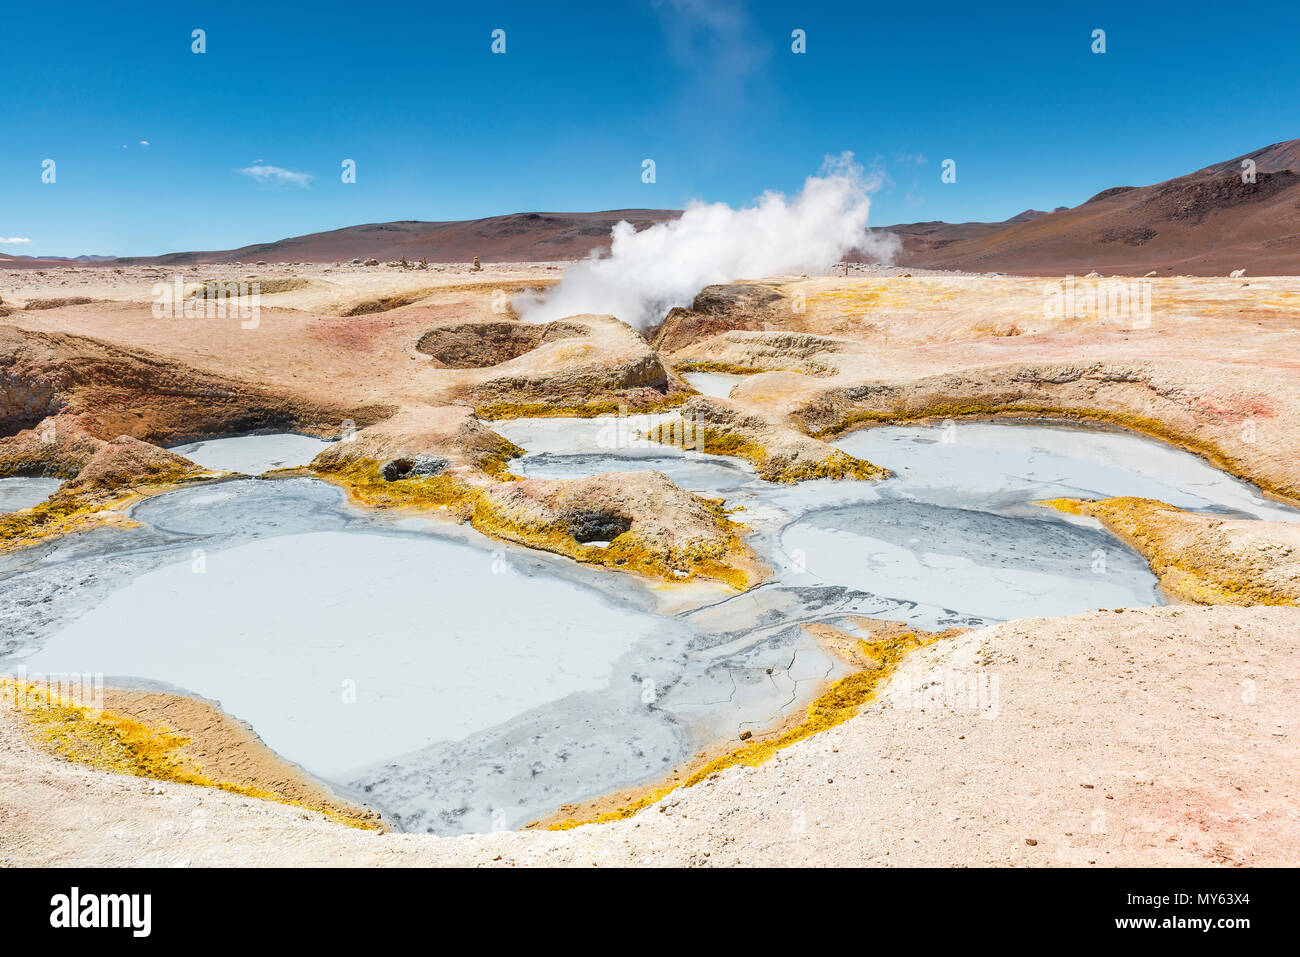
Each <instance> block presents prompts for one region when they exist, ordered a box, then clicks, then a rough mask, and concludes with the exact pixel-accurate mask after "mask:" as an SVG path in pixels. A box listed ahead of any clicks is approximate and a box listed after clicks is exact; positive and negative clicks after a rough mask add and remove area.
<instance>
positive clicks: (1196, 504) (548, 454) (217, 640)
mask: <svg viewBox="0 0 1300 957" xmlns="http://www.w3.org/2000/svg"><path fill="white" fill-rule="evenodd" d="M655 421H657V417H652V416H639V417H632V418H631V419H624V420H619V419H603V420H602V419H595V420H593V419H572V420H569V419H544V420H518V421H513V422H500V423H493V426H494V427H495V428H496V429H497V430H498V431H500V432H501V433H502V434H504V435H505V436H506V437H508V438H510V439H511V440H512V441H514V442H516V443H518V444H520V445H522V446H523V447H525V448H527V449H529V454H528V455H526V456H525V457H524V458H522V459H520V460H517V461H516V462H515V463H513V465H512V469H513V470H514V471H515V472H516V473H517V474H521V475H529V476H545V477H572V476H578V475H585V474H590V473H595V472H602V471H610V470H623V469H641V468H655V469H659V470H661V471H663V472H665V473H667V474H668V475H669V476H671V477H672V478H673V479H674V480H675V481H677V482H678V483H679V484H681V485H682V486H683V487H686V488H690V489H693V490H696V491H699V492H701V493H702V494H706V495H711V496H715V497H722V498H725V499H726V501H727V503H728V505H729V506H731V507H736V508H741V509H743V510H742V511H739V512H737V518H738V519H740V520H742V521H744V522H746V524H747V525H749V527H750V529H751V532H750V541H751V543H752V545H753V546H754V548H755V549H756V550H757V551H758V552H759V553H760V554H761V555H763V556H764V557H765V558H766V560H767V561H768V562H769V564H770V565H771V566H772V568H773V577H772V579H771V580H770V581H768V582H766V583H764V584H763V585H761V586H759V587H757V588H755V589H752V590H751V591H750V592H747V593H745V594H743V595H727V594H726V593H724V592H723V591H722V590H721V589H717V588H710V587H707V586H705V587H698V588H697V587H695V586H685V587H684V588H681V589H665V588H663V587H656V586H650V585H647V584H645V583H642V582H640V581H639V580H635V579H632V578H630V577H628V576H624V575H619V574H617V573H614V572H610V571H607V570H604V569H596V568H589V567H585V566H580V565H577V564H575V563H573V562H570V561H568V560H566V559H562V558H559V557H556V556H551V555H547V554H544V553H537V552H532V551H529V550H527V549H522V548H517V547H514V546H508V545H505V544H503V543H501V542H497V541H494V540H490V539H487V538H484V537H483V536H481V535H479V534H478V533H476V532H474V531H473V530H470V529H465V528H459V527H449V526H447V525H446V524H442V523H435V522H433V521H426V520H423V519H409V518H408V519H403V520H393V519H390V518H386V517H384V516H382V515H377V514H374V513H369V512H365V511H362V510H359V509H357V508H354V507H352V506H350V505H349V504H348V503H347V502H346V499H345V496H344V495H343V493H342V491H341V490H340V489H338V488H336V487H334V486H332V485H328V484H326V483H323V482H318V481H315V480H311V479H305V478H290V479H276V480H254V479H242V480H236V481H230V482H225V483H222V484H218V485H209V486H206V487H192V488H188V489H183V490H178V491H176V492H172V493H168V494H166V495H161V496H157V497H154V498H150V499H146V500H144V501H143V502H141V503H139V504H138V505H136V506H135V507H134V508H133V509H132V511H131V516H132V518H134V519H135V520H136V521H137V522H139V523H141V527H139V528H134V529H121V528H103V529H97V530H94V531H91V532H87V533H82V534H79V535H76V536H71V537H69V538H66V539H62V540H58V541H54V542H51V543H47V544H46V545H42V546H40V547H39V548H36V549H25V550H22V551H19V552H15V553H10V554H5V555H0V668H2V669H4V670H13V669H15V668H16V667H18V666H25V667H26V668H27V669H28V671H29V672H31V673H50V672H101V673H103V674H104V675H105V676H106V682H107V683H109V684H117V685H125V686H142V687H153V688H161V689H167V690H180V691H184V692H187V693H191V694H196V695H200V696H203V697H206V698H210V699H213V700H215V701H218V702H219V703H220V705H221V706H222V707H223V709H224V710H226V711H227V712H229V713H231V714H233V715H235V716H237V717H239V718H241V719H243V720H246V721H248V722H249V723H250V724H251V725H252V727H253V728H254V729H255V730H256V731H257V732H258V734H260V735H261V736H262V738H263V739H264V740H265V741H266V743H267V744H268V745H269V746H270V747H272V748H273V749H275V750H276V751H277V752H278V753H280V754H281V755H282V756H283V757H285V758H286V759H288V760H290V761H293V762H296V763H297V764H299V765H301V766H302V767H303V768H305V769H306V770H307V771H309V772H310V773H312V774H314V775H316V776H317V777H319V778H321V779H323V780H325V781H327V782H328V783H330V784H331V785H333V786H334V787H335V788H336V789H337V790H338V791H339V792H340V794H342V795H343V796H345V797H351V798H353V799H354V800H361V801H365V802H366V803H368V804H370V805H372V806H374V807H377V808H379V809H380V810H381V811H383V812H384V813H385V815H386V817H387V819H388V820H389V821H391V822H393V823H394V824H396V825H397V826H400V827H401V828H403V829H407V830H412V831H432V832H434V833H438V834H455V833H464V832H471V831H485V830H489V829H492V828H494V827H517V826H520V825H522V824H524V823H526V822H527V821H529V820H531V819H533V818H535V817H538V816H541V815H543V814H546V813H548V812H550V811H552V810H554V809H555V808H556V807H557V806H558V805H559V804H561V803H565V802H569V801H574V800H580V799H582V798H584V797H591V796H596V795H600V794H605V793H609V792H611V791H614V790H617V789H620V788H623V787H628V786H631V785H635V784H639V783H644V782H649V781H652V780H654V779H656V778H658V777H659V776H661V775H662V774H663V773H665V772H666V771H667V770H668V769H669V768H671V767H672V766H673V765H674V764H676V763H678V762H680V761H682V760H684V759H686V758H687V757H689V756H690V755H691V754H692V753H694V751H696V750H698V749H699V748H700V747H702V746H703V745H705V744H708V743H713V742H716V741H719V740H726V739H734V737H735V736H736V735H737V734H738V733H739V732H740V731H743V730H757V729H760V728H762V727H764V726H766V725H768V724H770V723H771V722H772V721H774V720H776V719H777V718H779V717H780V716H781V715H783V714H786V713H789V712H790V711H791V710H793V709H796V708H800V707H802V706H803V705H804V704H806V702H807V701H808V700H810V699H811V697H812V696H813V695H814V694H815V693H816V690H817V689H818V688H819V687H820V684H821V682H823V681H825V680H826V679H828V678H834V677H836V676H838V675H840V674H842V673H843V672H844V670H845V669H844V666H843V665H841V664H840V663H838V662H837V660H836V659H834V658H833V657H832V656H831V655H830V654H829V653H828V652H826V651H825V650H824V649H823V648H822V647H821V646H820V645H819V644H818V642H817V641H816V640H814V639H813V638H811V636H809V635H808V634H807V633H806V632H805V631H804V630H803V629H802V628H801V627H800V625H801V623H804V622H813V621H821V622H828V623H830V624H833V625H835V626H836V627H840V628H842V629H843V630H845V631H849V632H853V631H854V630H855V629H854V626H853V625H852V623H851V622H850V621H849V618H850V617H851V616H865V617H875V618H887V619H892V620H897V621H904V622H910V623H912V624H914V625H916V626H918V627H923V628H943V627H948V626H954V625H956V626H965V627H978V626H980V625H983V624H986V623H991V622H994V621H998V620H1003V619H1006V618H1013V617H1026V616H1033V615H1058V614H1067V613H1071V612H1078V611H1083V610H1087V609H1090V608H1097V607H1106V608H1112V607H1120V606H1126V605H1128V606H1137V605H1150V604H1158V603H1160V601H1161V598H1160V595H1159V593H1158V591H1157V589H1156V582H1155V579H1154V577H1153V576H1152V575H1151V573H1150V571H1149V570H1148V568H1147V566H1146V564H1145V562H1143V561H1142V560H1141V559H1140V558H1139V557H1138V556H1137V555H1136V554H1134V553H1133V552H1131V551H1130V550H1129V549H1128V548H1126V547H1125V546H1124V545H1122V544H1121V543H1120V542H1119V541H1117V540H1116V539H1114V538H1113V537H1111V536H1110V535H1108V534H1107V533H1106V532H1104V531H1103V530H1101V529H1100V528H1099V527H1098V526H1097V525H1096V523H1095V522H1092V521H1090V520H1084V519H1079V518H1076V517H1072V516H1064V515H1061V514H1060V513H1057V512H1055V511H1052V510H1048V509H1043V508H1040V507H1037V506H1034V505H1033V504H1032V502H1033V501H1035V500H1037V499H1042V498H1047V497H1058V496H1081V497H1102V496H1109V495H1144V496H1150V497H1154V498H1159V499H1161V500H1163V501H1167V502H1171V503H1172V504H1175V505H1179V506H1181V507H1184V508H1192V509H1202V510H1212V511H1218V512H1222V513H1225V514H1233V515H1244V516H1253V517H1257V518H1267V519H1282V520H1287V521H1294V520H1296V517H1297V516H1296V512H1295V511H1293V510H1290V509H1287V508H1285V507H1283V506H1280V505H1277V504H1274V503H1271V502H1269V501H1267V500H1266V499H1264V498H1263V497H1262V496H1261V495H1260V494H1259V493H1258V491H1257V490H1255V489H1253V488H1252V487H1250V486H1248V485H1245V484H1244V483H1241V482H1238V481H1236V480H1234V479H1232V478H1230V477H1228V476H1226V475H1224V474H1223V473H1220V472H1218V471H1217V470H1215V469H1213V468H1212V467H1210V466H1209V465H1206V464H1205V463H1203V462H1201V461H1200V460H1199V459H1196V458H1195V457H1193V456H1191V455H1188V454H1185V453H1182V452H1178V451H1177V450H1173V449H1169V448H1167V447H1165V446H1162V445H1160V444H1158V443H1155V442H1151V441H1148V440H1145V439H1141V438H1137V437H1134V436H1130V435H1126V434H1122V433H1116V432H1109V431H1103V430H1097V429H1078V428H1071V427H1061V426H1050V425H1038V424H1022V423H1015V424H981V423H959V424H954V425H949V426H942V427H935V428H876V429H872V430H869V431H864V432H859V433H855V434H853V435H850V436H847V437H845V438H844V439H842V440H840V441H839V442H838V443H837V444H839V445H840V446H841V447H843V448H845V449H846V450H847V451H850V452H852V453H854V454H857V455H861V456H863V457H865V458H868V459H870V460H872V461H874V462H876V463H877V464H880V465H884V466H887V467H889V468H891V469H893V470H894V472H895V478H893V479H891V480H889V481H887V482H883V483H859V482H829V481H820V482H810V483H805V484H803V485H798V486H773V485H769V484H766V483H763V482H761V481H759V480H758V479H757V477H756V476H755V475H754V473H753V470H752V469H751V468H750V467H749V466H748V465H747V464H745V463H743V462H741V461H738V460H733V459H727V458H720V457H715V456H703V455H699V454H697V453H693V452H683V451H681V450H678V449H672V448H666V447H663V446H659V445H653V444H650V443H646V442H642V441H638V440H637V439H636V437H635V436H636V432H637V430H638V429H642V428H645V427H646V426H648V425H650V424H653V423H654V422H655ZM260 438H271V437H245V440H223V441H236V442H237V441H245V442H247V440H250V439H260ZM296 438H301V437H296ZM312 441H315V440H312ZM259 444H260V443H259ZM204 445H207V446H210V447H217V446H218V443H215V442H214V443H204ZM322 445H323V443H322ZM201 451H202V450H201V449H199V450H196V453H195V454H196V460H199V461H202V459H199V458H197V455H198V453H199V452H201ZM209 451H213V449H212V448H210V449H209ZM308 452H310V453H311V454H312V455H314V454H315V453H314V452H311V449H310V447H308V446H298V447H296V448H295V449H294V450H292V454H291V453H290V451H289V450H286V448H285V447H277V448H275V449H274V450H271V451H267V450H266V449H254V448H252V447H251V446H248V445H245V446H244V447H242V448H241V447H239V446H237V445H233V446H225V447H221V453H222V454H221V458H220V459H218V458H217V457H216V456H215V454H214V455H213V457H211V458H209V460H208V461H207V462H204V463H203V464H209V465H210V467H213V468H228V469H229V468H235V469H236V470H238V471H244V472H251V471H254V470H265V468H269V467H275V466H274V465H265V464H264V463H266V462H267V461H268V456H273V457H276V458H277V459H278V460H279V461H290V460H291V459H293V458H301V457H302V456H303V455H307V453H308ZM254 453H256V454H254ZM258 456H260V457H258ZM309 457H310V456H308V458H309ZM233 463H241V464H240V465H236V464H233ZM292 464H298V463H296V462H293V463H292ZM259 466H262V468H261V469H259ZM32 494H35V493H34V492H33V493H32Z"/></svg>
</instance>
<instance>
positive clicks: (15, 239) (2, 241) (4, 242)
mask: <svg viewBox="0 0 1300 957" xmlns="http://www.w3.org/2000/svg"><path fill="white" fill-rule="evenodd" d="M30 242H31V240H30V239H26V238H25V237H23V236H14V237H12V238H10V239H5V238H4V237H2V236H0V246H10V245H13V244H15V243H30Z"/></svg>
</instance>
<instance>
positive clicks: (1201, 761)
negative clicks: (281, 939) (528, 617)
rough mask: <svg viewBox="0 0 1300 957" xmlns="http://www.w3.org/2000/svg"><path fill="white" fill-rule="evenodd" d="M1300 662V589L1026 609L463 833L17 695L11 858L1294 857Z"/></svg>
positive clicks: (10, 748)
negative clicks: (525, 816)
mask: <svg viewBox="0 0 1300 957" xmlns="http://www.w3.org/2000/svg"><path fill="white" fill-rule="evenodd" d="M1297 664H1300V612H1297V611H1295V610H1291V609H1267V610H1265V609H1236V608H1165V609H1152V610H1146V611H1129V612H1125V613H1122V614H1115V613H1110V612H1094V613H1090V614H1087V615H1082V616H1078V617H1073V618H1063V619H1054V620H1032V621H1019V622H1010V623H1008V624H1005V625H999V626H997V627H994V628H989V629H984V630H981V631H976V632H971V633H969V634H967V635H964V636H961V637H960V638H957V639H954V640H952V641H951V642H945V643H942V644H939V645H934V646H931V647H930V648H927V649H924V650H922V651H920V652H917V653H916V654H915V655H914V656H912V657H911V658H909V659H908V660H907V661H906V662H905V663H904V665H903V667H902V668H901V669H900V671H899V672H898V673H897V675H896V676H895V677H894V679H893V680H892V681H891V682H890V684H889V685H888V687H887V688H886V691H885V693H884V694H883V695H882V697H881V699H880V700H879V701H877V702H875V703H873V704H872V705H870V706H869V707H867V708H866V709H865V710H864V712H863V713H862V714H861V715H859V716H858V717H856V718H854V719H852V720H850V721H849V722H847V723H845V724H843V725H841V726H839V727H837V728H834V729H832V730H830V731H827V732H825V733H823V734H821V735H818V736H817V737H814V738H812V739H809V740H807V741H805V742H802V743H801V744H798V745H795V746H794V747H792V748H789V749H788V750H786V751H784V752H782V753H781V754H780V755H779V756H778V757H777V758H775V759H774V760H773V761H771V762H769V763H767V764H765V765H762V766H760V767H758V768H754V769H745V768H737V769H734V770H730V771H726V772H723V773H722V774H720V775H719V776H718V777H717V778H716V779H713V780H710V781H706V782H704V783H702V784H700V785H698V786H696V787H695V788H692V789H689V790H686V791H681V792H675V793H673V794H671V795H669V796H668V797H667V798H665V799H664V800H663V801H662V802H660V804H658V805H656V806H652V807H651V808H649V809H647V810H646V811H644V812H643V813H642V814H640V815H639V816H637V817H635V818H631V819H628V820H625V821H621V822H618V823H615V824H610V825H591V826H587V827H582V828H578V829H576V830H573V831H568V832H538V831H520V832H508V833H499V834H487V835H477V836H472V837H463V838H447V839H440V838H436V837H429V836H417V835H393V834H385V835H379V834H370V833H361V832H356V831H352V830H349V829H347V828H344V827H342V826H340V825H335V824H331V823H328V822H326V821H324V820H323V819H320V818H319V816H317V815H313V814H311V813H309V812H304V811H300V810H297V809H292V808H287V807H282V806H278V805H274V804H270V803H266V802H260V801H253V800H248V799H244V798H240V797H237V796H233V795H229V794H225V793H221V792H214V791H210V790H207V789H202V788H195V787H189V786H184V785H175V784H160V783H158V782H153V781H148V780H144V779H139V778H131V777H122V776H117V775H108V774H100V773H96V772H93V771H90V770H88V769H86V768H84V767H80V766H76V765H71V764H68V763H66V762H61V761H59V760H58V759H55V758H52V757H50V756H49V755H47V754H45V753H43V752H40V751H36V750H33V749H32V748H31V747H29V746H28V745H27V744H26V743H25V742H24V739H23V736H22V733H21V732H20V731H19V730H18V729H17V728H16V727H15V722H14V716H13V714H12V711H11V710H10V709H9V708H8V707H6V708H4V709H3V710H0V729H2V733H0V862H2V863H5V864H9V865H23V864H66V865H71V864H78V865H123V864H142V865H149V864H156V865H185V864H189V865H196V866H197V865H235V864H257V865H273V864H275V865H331V864H347V865H405V864H410V865H419V864H456V865H493V864H497V865H502V866H510V865H523V864H555V865H641V864H646V865H699V866H709V865H735V864H744V865H777V866H780V865H788V864H808V865H828V866H835V865H858V864H881V865H883V864H890V865H954V866H973V865H1072V866H1088V865H1090V864H1096V865H1098V866H1117V865H1130V866H1133V865H1151V866H1165V865H1192V866H1197V865H1230V866H1231V865H1253V866H1263V865H1287V864H1294V863H1295V861H1296V860H1297V859H1298V857H1300V828H1297V827H1296V818H1297V815H1298V814H1300V745H1298V743H1297V742H1298V740H1300V739H1298V738H1297V734H1300V725H1298V723H1297V718H1300V679H1297V674H1298V673H1300V672H1298V671H1297ZM927 685H928V686H929V687H926V686H927ZM945 688H946V689H947V690H946V691H945Z"/></svg>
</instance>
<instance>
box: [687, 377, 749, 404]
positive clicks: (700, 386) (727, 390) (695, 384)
mask: <svg viewBox="0 0 1300 957" xmlns="http://www.w3.org/2000/svg"><path fill="white" fill-rule="evenodd" d="M745 378H746V377H745V376H743V375H733V374H732V373H730V372H684V373H682V381H684V382H685V383H686V384H687V385H689V386H690V387H691V388H692V389H694V390H695V391H696V392H702V393H703V394H704V395H712V396H716V397H717V398H719V399H726V398H729V397H730V396H731V390H732V389H733V388H735V386H736V383H737V382H742V381H744V379H745Z"/></svg>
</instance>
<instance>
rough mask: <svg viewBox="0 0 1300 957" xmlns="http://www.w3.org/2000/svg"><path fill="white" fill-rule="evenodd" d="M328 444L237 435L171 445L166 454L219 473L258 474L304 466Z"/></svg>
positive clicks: (281, 435)
mask: <svg viewBox="0 0 1300 957" xmlns="http://www.w3.org/2000/svg"><path fill="white" fill-rule="evenodd" d="M329 445H330V443H329V442H327V441H325V440H324V439H317V438H313V437H312V436H310V435H296V434H294V433H292V432H279V433H274V434H270V435H237V436H233V437H231V438H228V439H205V440H204V441H202V442H189V443H187V444H185V445H177V446H173V447H172V448H171V449H170V450H169V451H172V452H175V453H176V454H177V455H183V456H185V458H187V459H189V460H190V461H191V462H193V463H195V464H196V465H201V466H203V467H204V468H206V469H212V470H213V471H221V472H241V473H243V474H244V475H261V474H262V473H263V472H269V471H270V470H271V469H289V468H296V467H298V466H302V465H306V464H308V463H309V462H311V460H312V459H314V458H315V457H316V454H317V453H318V452H320V451H322V450H324V449H325V448H327V447H328V446H329Z"/></svg>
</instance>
